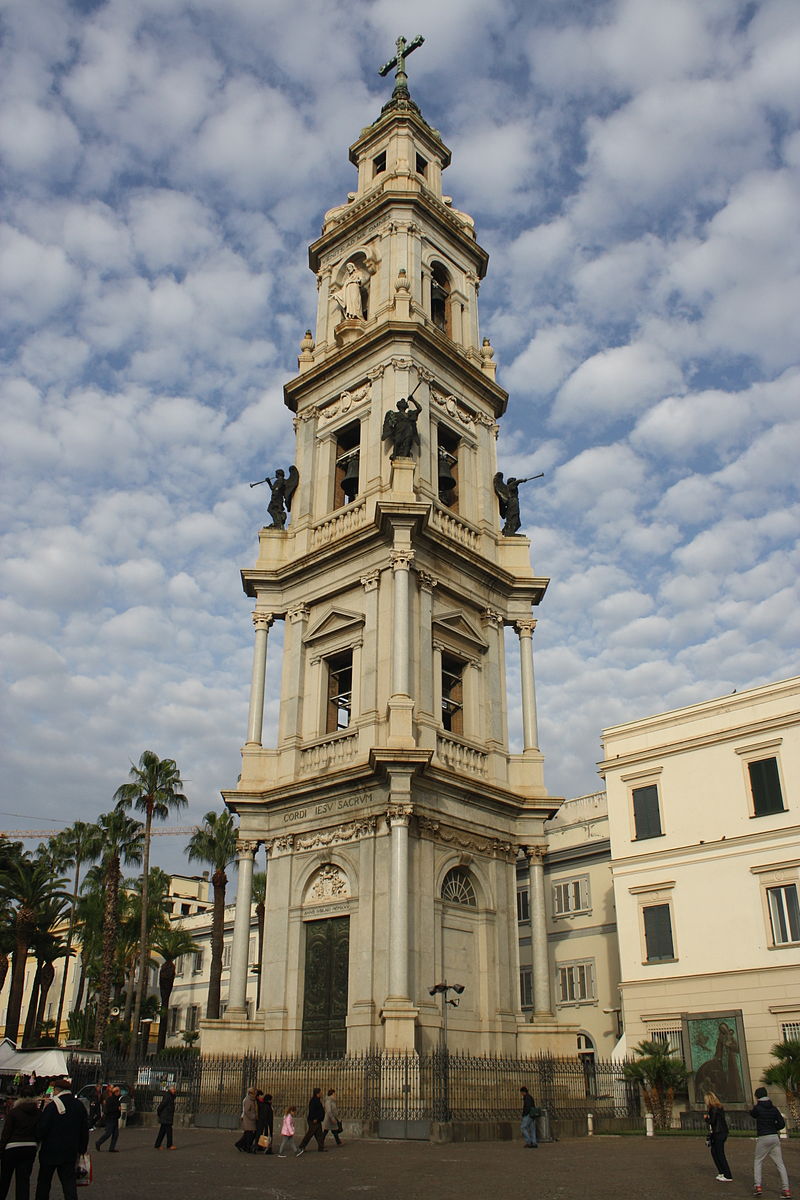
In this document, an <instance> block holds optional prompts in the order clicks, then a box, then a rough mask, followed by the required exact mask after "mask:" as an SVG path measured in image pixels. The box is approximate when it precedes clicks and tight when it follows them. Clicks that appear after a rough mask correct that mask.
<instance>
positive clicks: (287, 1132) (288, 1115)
mask: <svg viewBox="0 0 800 1200" xmlns="http://www.w3.org/2000/svg"><path fill="white" fill-rule="evenodd" d="M296 1116H297V1105H296V1104H291V1105H290V1106H289V1107H288V1108H287V1110H286V1112H285V1113H284V1114H283V1124H282V1125H281V1148H280V1150H279V1151H278V1158H286V1147H287V1146H291V1148H292V1149H293V1150H294V1152H295V1155H297V1154H299V1153H300V1151H299V1150H298V1149H297V1147H296V1146H295V1144H294V1119H295V1117H296Z"/></svg>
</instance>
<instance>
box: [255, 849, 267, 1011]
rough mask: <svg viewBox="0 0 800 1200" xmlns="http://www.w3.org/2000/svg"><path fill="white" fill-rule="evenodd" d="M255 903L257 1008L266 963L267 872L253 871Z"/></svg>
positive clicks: (259, 1001) (259, 1002)
mask: <svg viewBox="0 0 800 1200" xmlns="http://www.w3.org/2000/svg"><path fill="white" fill-rule="evenodd" d="M252 898H253V903H254V904H255V906H256V921H257V922H258V969H257V975H258V979H257V980H256V983H257V987H256V1008H258V1007H259V1005H260V1004H261V968H262V967H263V965H264V919H265V916H266V911H267V910H266V902H267V872H266V871H254V872H253V892H252Z"/></svg>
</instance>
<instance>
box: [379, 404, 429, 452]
mask: <svg viewBox="0 0 800 1200" xmlns="http://www.w3.org/2000/svg"><path fill="white" fill-rule="evenodd" d="M416 390H417V389H416V388H415V389H414V391H416ZM412 404H413V406H414V407H413V410H412V408H411V405H412ZM421 412H422V406H421V405H420V404H417V402H416V400H415V399H414V392H412V393H411V395H410V396H409V397H408V399H407V400H406V399H405V398H403V399H402V400H398V401H397V409H396V410H390V411H389V412H387V414H386V416H385V417H384V418H383V430H382V432H381V439H382V440H383V441H386V440H387V439H391V442H392V453H391V458H410V457H411V452H412V451H413V449H414V447H415V446H419V432H418V430H417V417H418V416H419V414H420V413H421Z"/></svg>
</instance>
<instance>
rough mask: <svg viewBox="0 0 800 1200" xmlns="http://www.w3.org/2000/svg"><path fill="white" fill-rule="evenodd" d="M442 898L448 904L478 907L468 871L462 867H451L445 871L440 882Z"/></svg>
mask: <svg viewBox="0 0 800 1200" xmlns="http://www.w3.org/2000/svg"><path fill="white" fill-rule="evenodd" d="M442 899H443V900H446V901H447V903H448V904H463V905H465V906H466V907H467V908H477V907H478V897H477V895H476V893H475V885H474V883H473V882H472V879H471V877H470V873H469V871H466V870H464V868H463V867H453V868H452V870H450V871H448V872H447V874H446V875H445V877H444V881H443V883H442Z"/></svg>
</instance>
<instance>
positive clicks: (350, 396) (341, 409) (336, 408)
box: [317, 380, 372, 421]
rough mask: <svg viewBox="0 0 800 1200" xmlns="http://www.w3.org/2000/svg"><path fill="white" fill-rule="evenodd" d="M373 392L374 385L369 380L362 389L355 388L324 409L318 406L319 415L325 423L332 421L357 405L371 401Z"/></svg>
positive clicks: (343, 393) (363, 384)
mask: <svg viewBox="0 0 800 1200" xmlns="http://www.w3.org/2000/svg"><path fill="white" fill-rule="evenodd" d="M371 391H372V383H371V381H370V380H367V382H366V383H362V384H361V387H357V388H355V389H354V390H353V391H352V392H348V391H344V392H342V394H341V395H340V396H339V397H338V398H337V399H336V400H333V401H331V403H330V404H326V405H325V406H324V407H322V406H318V409H317V411H318V413H319V415H320V417H321V418H322V420H323V421H332V420H333V418H334V417H338V416H339V414H340V413H347V412H349V411H350V409H351V408H354V407H355V406H356V405H357V404H362V403H363V402H364V401H365V400H369V398H370V392H371Z"/></svg>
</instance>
